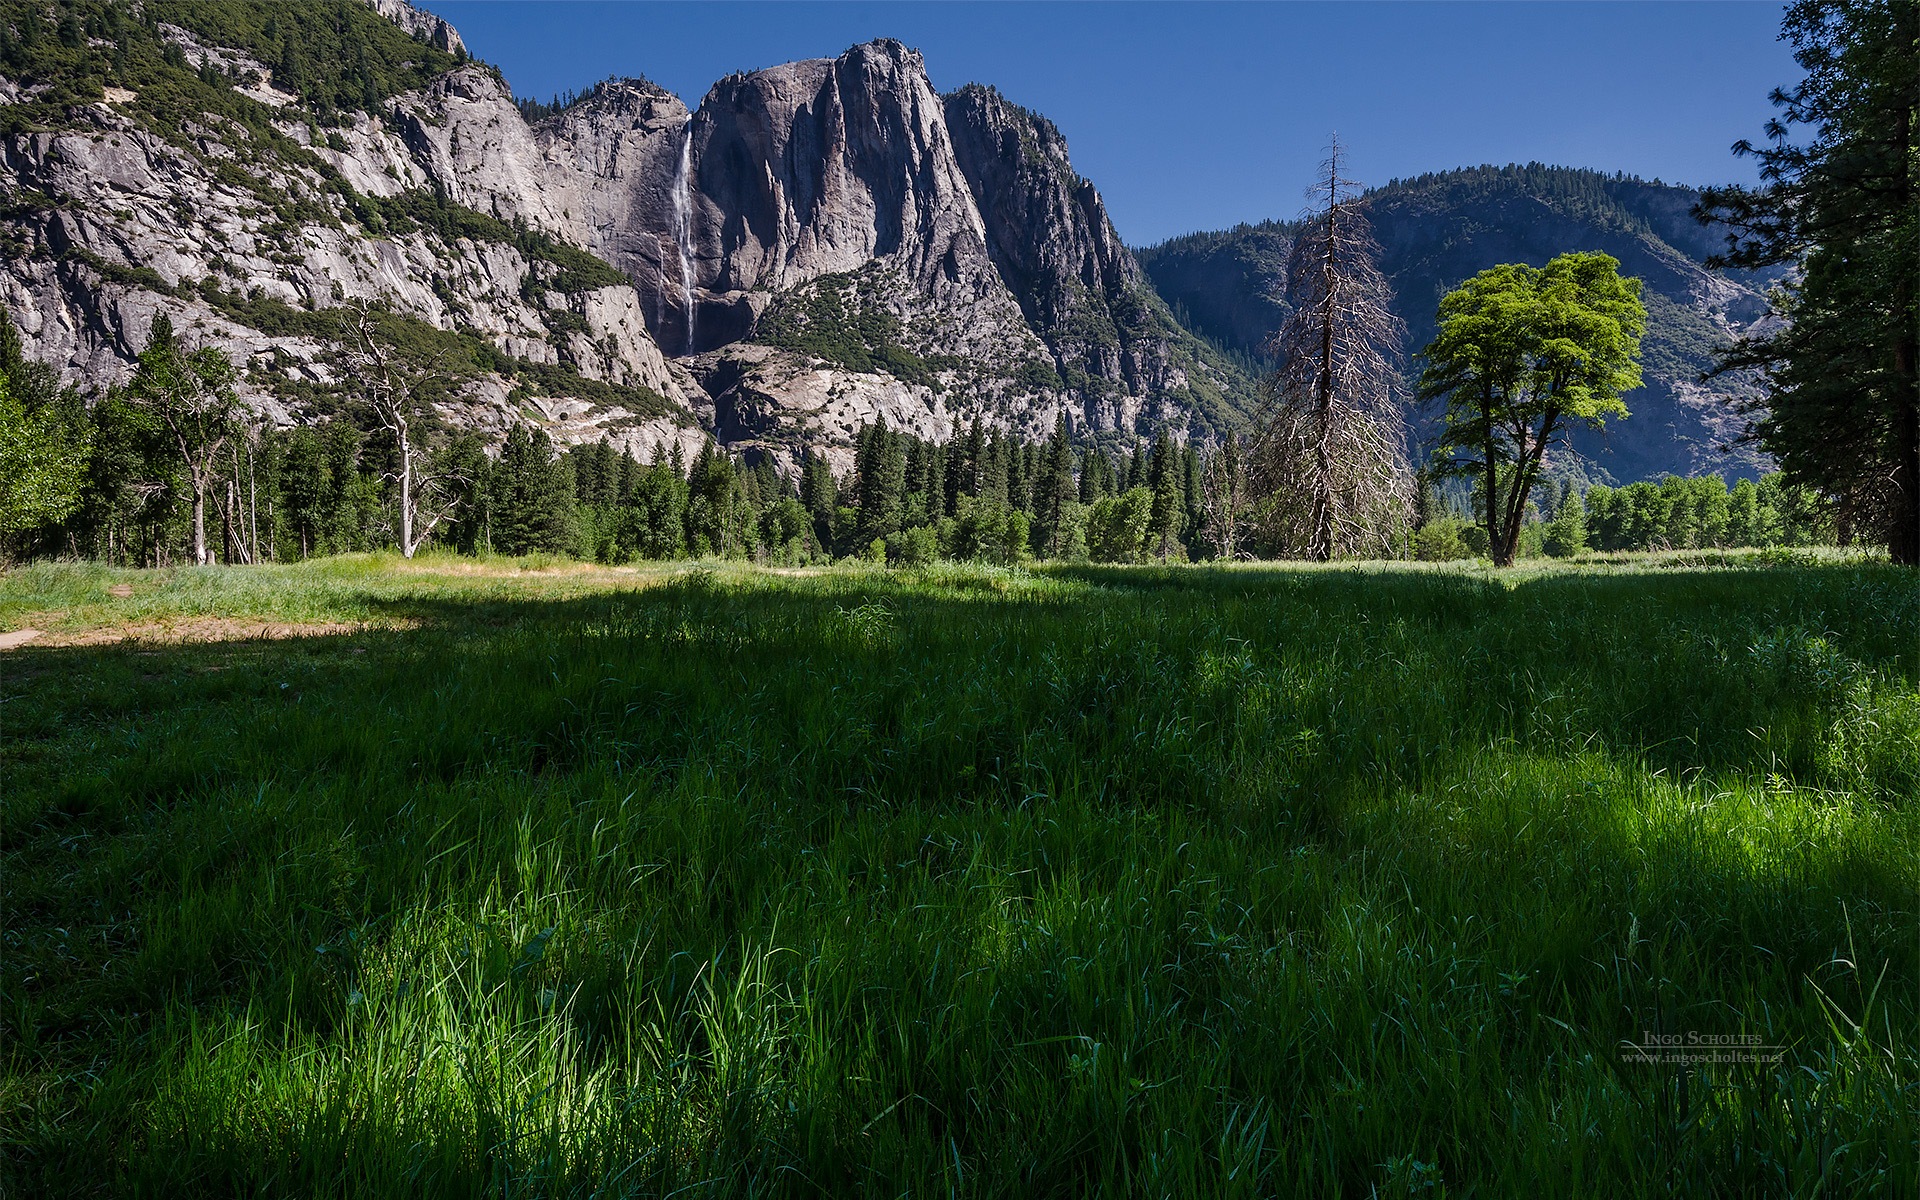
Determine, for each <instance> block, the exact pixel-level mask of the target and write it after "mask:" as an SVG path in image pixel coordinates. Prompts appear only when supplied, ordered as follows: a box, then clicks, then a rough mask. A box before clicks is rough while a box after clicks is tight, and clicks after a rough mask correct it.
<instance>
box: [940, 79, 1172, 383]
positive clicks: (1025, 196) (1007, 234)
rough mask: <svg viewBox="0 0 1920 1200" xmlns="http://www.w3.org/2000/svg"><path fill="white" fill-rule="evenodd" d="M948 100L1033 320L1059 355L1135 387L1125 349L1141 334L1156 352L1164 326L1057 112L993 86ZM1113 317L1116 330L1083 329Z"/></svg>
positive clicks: (1002, 257)
mask: <svg viewBox="0 0 1920 1200" xmlns="http://www.w3.org/2000/svg"><path fill="white" fill-rule="evenodd" d="M946 110H947V123H948V126H949V128H951V129H952V130H953V136H954V142H955V148H956V151H957V153H958V154H959V156H960V161H961V164H962V166H963V168H964V170H965V171H966V174H967V178H968V180H969V182H970V184H971V186H972V190H973V196H974V200H975V202H976V203H977V204H978V205H979V206H980V211H981V214H982V216H983V218H984V221H985V225H986V232H987V245H988V249H989V252H990V253H991V254H992V256H993V262H994V265H995V266H996V267H998V268H999V271H1000V274H1001V277H1002V278H1003V279H1005V280H1006V282H1007V285H1008V286H1009V287H1010V288H1011V289H1012V290H1013V294H1014V295H1015V296H1016V297H1017V298H1018V299H1019V301H1020V309H1021V311H1022V312H1023V313H1025V314H1026V317H1027V320H1028V321H1030V322H1031V323H1032V324H1033V326H1034V327H1035V328H1036V329H1038V330H1040V331H1042V333H1043V336H1046V335H1050V336H1049V337H1048V340H1049V341H1050V342H1052V343H1053V344H1054V346H1055V348H1056V349H1057V350H1058V351H1059V352H1060V354H1061V357H1062V358H1063V360H1065V361H1067V362H1070V363H1072V364H1073V365H1075V366H1078V367H1080V368H1082V369H1084V370H1086V371H1087V372H1088V373H1089V374H1090V375H1093V376H1095V377H1097V378H1100V379H1105V380H1110V381H1113V382H1123V383H1125V384H1128V385H1131V386H1136V387H1137V386H1138V385H1139V384H1140V383H1141V379H1140V373H1141V371H1140V368H1141V366H1142V363H1141V361H1140V357H1139V356H1138V355H1135V354H1129V353H1128V351H1131V350H1134V349H1135V343H1137V342H1141V341H1143V340H1144V341H1146V342H1148V343H1149V344H1148V345H1147V346H1145V347H1141V348H1140V349H1142V350H1144V351H1145V352H1146V354H1147V355H1149V356H1150V355H1152V354H1153V353H1154V351H1156V350H1158V349H1160V347H1159V346H1157V345H1154V344H1153V343H1154V342H1155V341H1156V339H1155V338H1154V333H1155V332H1158V331H1155V330H1152V329H1151V328H1150V326H1149V323H1148V322H1147V321H1146V320H1144V314H1143V313H1141V312H1139V311H1137V310H1139V309H1140V308H1141V307H1142V306H1143V297H1142V292H1143V291H1144V287H1143V283H1142V279H1141V275H1140V269H1139V267H1138V266H1137V265H1136V264H1135V263H1134V261H1133V255H1132V254H1131V253H1130V252H1129V251H1128V250H1127V248H1126V247H1125V246H1124V245H1122V244H1121V242H1120V237H1119V235H1118V234H1117V233H1115V232H1114V228H1113V223H1112V222H1111V221H1109V220H1108V219H1107V209H1106V205H1105V203H1104V202H1103V201H1102V200H1101V199H1100V193H1099V192H1098V191H1096V190H1095V189H1094V186H1093V184H1091V183H1089V182H1088V181H1087V180H1085V179H1083V178H1081V177H1080V176H1079V175H1078V174H1076V173H1075V172H1074V170H1073V164H1072V162H1071V161H1070V160H1069V159H1068V157H1067V143H1066V139H1065V138H1063V137H1061V136H1060V131H1059V130H1058V129H1056V128H1055V127H1054V125H1053V122H1051V121H1049V120H1047V119H1046V118H1045V117H1041V116H1039V115H1037V114H1035V113H1031V112H1028V111H1027V110H1025V109H1023V108H1021V107H1019V106H1018V105H1016V104H1013V103H1011V102H1010V101H1008V100H1007V99H1006V98H1005V97H1003V96H1001V95H1000V93H998V92H997V91H994V90H993V89H992V88H987V87H981V86H979V85H970V86H968V87H965V88H962V89H960V91H958V92H956V93H954V94H953V95H952V96H951V97H949V98H948V100H947V104H946ZM1036 234H1037V236H1036ZM1108 325H1111V326H1112V327H1113V328H1112V332H1113V333H1114V334H1116V335H1118V336H1117V337H1116V338H1113V339H1098V340H1095V339H1089V338H1088V337H1087V336H1086V335H1087V333H1088V331H1089V330H1090V329H1099V328H1100V327H1102V326H1108ZM1143 326H1147V327H1146V328H1143ZM1101 332H1106V330H1104V329H1101ZM1142 335H1144V337H1143V336H1142ZM1159 340H1161V341H1163V340H1164V339H1159ZM1116 343H1117V344H1116Z"/></svg>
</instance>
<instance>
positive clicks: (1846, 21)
mask: <svg viewBox="0 0 1920 1200" xmlns="http://www.w3.org/2000/svg"><path fill="white" fill-rule="evenodd" d="M1783 36H1784V37H1785V38H1787V39H1789V40H1791V42H1792V43H1793V46H1794V58H1795V59H1796V61H1798V62H1799V64H1800V65H1801V66H1802V67H1803V68H1805V69H1806V72H1807V74H1806V77H1805V78H1804V79H1803V80H1802V81H1801V82H1800V83H1799V84H1798V85H1796V86H1795V87H1793V88H1791V89H1783V90H1780V91H1777V92H1775V93H1774V103H1775V104H1776V105H1777V106H1778V107H1779V108H1780V110H1781V111H1780V115H1779V117H1777V118H1776V119H1775V120H1774V121H1772V122H1770V123H1769V125H1768V127H1767V134H1768V137H1769V139H1770V144H1769V145H1768V146H1766V147H1765V148H1764V149H1756V148H1755V147H1754V146H1753V145H1752V144H1751V143H1749V142H1745V141H1743V142H1740V143H1738V144H1737V145H1736V146H1735V147H1734V150H1735V152H1736V153H1738V154H1750V155H1753V156H1755V157H1757V158H1758V159H1759V160H1760V175H1761V179H1762V180H1763V183H1762V185H1761V187H1760V188H1758V189H1748V188H1741V187H1731V188H1710V189H1708V190H1707V191H1706V193H1705V194H1704V196H1703V198H1702V201H1701V204H1700V207H1699V208H1698V209H1697V210H1696V211H1697V212H1698V213H1699V214H1700V215H1702V216H1703V217H1707V218H1712V219H1717V220H1719V221H1722V222H1724V223H1725V224H1726V225H1727V226H1728V227H1729V229H1730V231H1731V232H1730V233H1729V235H1728V239H1727V241H1728V245H1727V250H1726V252H1725V253H1724V254H1722V255H1720V256H1719V257H1718V258H1717V259H1716V260H1714V261H1715V262H1716V263H1717V264H1719V265H1728V266H1735V267H1746V268H1756V267H1767V266H1777V265H1787V266H1791V267H1794V268H1796V274H1797V277H1798V278H1797V281H1796V282H1792V283H1790V284H1789V285H1787V287H1786V289H1785V305H1784V312H1783V314H1782V315H1783V316H1785V317H1786V318H1787V320H1786V321H1785V322H1784V323H1781V324H1776V325H1773V326H1771V327H1770V328H1769V332H1766V333H1763V334H1760V335H1757V336H1755V337H1752V338H1749V339H1747V340H1746V341H1744V342H1742V343H1740V344H1738V345H1737V346H1735V348H1734V349H1733V350H1732V352H1731V353H1729V354H1727V355H1726V356H1725V357H1724V358H1723V359H1722V361H1721V365H1722V367H1723V369H1743V368H1757V369H1759V370H1761V371H1763V372H1764V373H1765V376H1766V379H1767V385H1768V387H1767V395H1766V397H1765V399H1764V402H1763V405H1762V406H1759V407H1756V408H1755V409H1753V410H1750V411H1751V412H1752V415H1753V416H1754V418H1755V421H1754V426H1753V431H1752V432H1753V435H1754V436H1755V437H1756V438H1757V439H1758V440H1759V442H1760V444H1761V445H1762V446H1763V447H1765V448H1766V449H1767V451H1768V452H1769V453H1771V454H1772V455H1773V456H1774V457H1775V458H1776V459H1777V460H1778V461H1779V462H1780V464H1781V467H1782V468H1783V470H1784V472H1785V474H1786V475H1787V477H1788V479H1789V480H1790V481H1791V482H1792V483H1794V484H1805V485H1810V486H1813V487H1817V488H1819V489H1820V490H1822V491H1824V492H1826V493H1828V494H1830V495H1833V496H1836V497H1841V498H1844V500H1845V505H1844V507H1845V508H1846V510H1847V511H1848V513H1849V516H1850V517H1851V516H1853V515H1854V514H1856V513H1857V514H1858V515H1859V517H1860V518H1862V519H1863V520H1864V521H1865V523H1867V524H1868V525H1871V526H1877V527H1879V529H1880V530H1881V531H1883V532H1884V533H1885V536H1886V538H1887V543H1888V547H1889V549H1890V551H1891V553H1892V557H1893V559H1894V561H1896V562H1901V563H1906V564H1909V565H1920V3H1915V0H1885V2H1880V3H1871V2H1863V0H1800V2H1799V3H1796V4H1793V5H1792V6H1791V7H1790V8H1789V9H1788V10H1787V15H1786V19H1785V21H1784V23H1783ZM1795 127H1800V128H1802V129H1805V130H1807V131H1808V132H1809V134H1810V135H1811V136H1810V138H1809V140H1808V141H1807V142H1806V143H1805V144H1804V145H1796V144H1794V143H1793V142H1792V141H1790V140H1789V139H1790V137H1791V135H1792V131H1793V129H1794V128H1795Z"/></svg>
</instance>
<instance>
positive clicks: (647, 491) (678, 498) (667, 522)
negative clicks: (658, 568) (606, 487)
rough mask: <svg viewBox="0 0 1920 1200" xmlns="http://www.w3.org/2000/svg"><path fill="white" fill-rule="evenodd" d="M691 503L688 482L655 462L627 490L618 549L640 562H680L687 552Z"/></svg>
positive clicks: (625, 491) (663, 465)
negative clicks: (621, 548) (669, 559)
mask: <svg viewBox="0 0 1920 1200" xmlns="http://www.w3.org/2000/svg"><path fill="white" fill-rule="evenodd" d="M689 499H690V494H689V491H688V488H687V481H686V478H685V477H684V476H683V475H681V474H680V472H679V471H677V470H675V469H674V467H673V465H672V464H671V463H670V462H662V461H658V460H657V459H656V461H655V462H654V463H653V465H651V466H649V467H647V468H645V469H644V470H642V471H639V472H638V473H636V474H635V475H633V476H632V478H631V481H630V482H629V483H627V485H626V486H625V489H624V491H623V493H622V496H621V503H622V505H623V513H624V517H625V523H624V524H623V525H622V527H621V532H620V534H619V545H621V546H622V547H623V548H625V549H626V550H629V551H630V552H631V553H633V554H634V555H636V556H638V557H640V558H646V559H668V558H679V557H680V556H681V555H683V554H685V553H686V552H687V504H688V500H689Z"/></svg>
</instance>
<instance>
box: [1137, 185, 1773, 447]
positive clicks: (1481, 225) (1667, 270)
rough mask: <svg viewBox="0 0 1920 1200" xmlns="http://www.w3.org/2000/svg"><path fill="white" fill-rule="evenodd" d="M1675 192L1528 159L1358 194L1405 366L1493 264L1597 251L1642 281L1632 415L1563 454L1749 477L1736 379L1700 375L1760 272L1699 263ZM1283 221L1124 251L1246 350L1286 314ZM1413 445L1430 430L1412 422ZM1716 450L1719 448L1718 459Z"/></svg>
mask: <svg viewBox="0 0 1920 1200" xmlns="http://www.w3.org/2000/svg"><path fill="white" fill-rule="evenodd" d="M1697 196H1698V193H1697V192H1694V191H1692V190H1690V189H1687V188H1682V187H1677V186H1674V185H1668V184H1661V183H1658V182H1650V181H1647V180H1643V179H1639V178H1637V177H1634V176H1630V175H1625V174H1614V175H1608V174H1606V173H1603V172H1599V171H1593V170H1588V169H1585V168H1577V167H1554V166H1547V165H1545V164H1540V163H1529V164H1525V165H1521V164H1508V165H1506V166H1494V165H1491V164H1489V165H1483V166H1479V167H1463V168H1458V169H1455V170H1452V171H1443V172H1430V173H1426V174H1423V175H1419V176H1414V177H1411V178H1409V179H1404V180H1394V181H1392V182H1390V183H1388V184H1385V185H1382V186H1380V187H1376V188H1372V189H1369V190H1368V191H1367V192H1366V193H1364V195H1363V197H1362V200H1363V202H1364V203H1366V204H1367V205H1368V207H1369V210H1370V216H1371V217H1372V220H1373V224H1374V233H1375V237H1376V239H1377V240H1378V241H1379V243H1380V245H1381V267H1382V270H1383V271H1384V272H1385V274H1386V275H1387V277H1388V279H1389V281H1390V282H1391V283H1392V284H1393V286H1394V292H1395V297H1396V303H1395V307H1396V310H1397V312H1398V315H1399V316H1400V317H1401V319H1402V320H1403V321H1405V322H1406V325H1407V329H1408V338H1407V343H1406V345H1405V346H1404V350H1405V351H1406V352H1407V354H1408V356H1409V361H1411V355H1412V354H1413V353H1414V352H1415V351H1417V350H1418V349H1419V348H1420V347H1421V346H1423V345H1425V344H1426V342H1427V341H1428V340H1429V339H1430V338H1431V336H1432V333H1433V328H1434V326H1433V319H1434V313H1435V311H1436V309H1437V308H1438V305H1439V302H1440V299H1441V297H1442V296H1444V295H1445V294H1446V292H1447V291H1449V290H1451V289H1452V288H1454V287H1456V286H1458V285H1459V284H1460V283H1461V282H1463V281H1464V280H1465V279H1466V278H1467V277H1468V276H1470V275H1472V274H1474V273H1475V272H1477V271H1480V270H1483V269H1485V268H1487V267H1491V266H1494V265H1496V264H1497V263H1501V262H1528V263H1532V264H1533V265H1536V266H1537V265H1541V264H1543V263H1544V262H1545V261H1546V260H1547V259H1549V258H1551V257H1553V256H1554V255H1555V254H1559V253H1563V252H1565V251H1569V250H1603V251H1605V252H1607V253H1609V254H1612V255H1613V256H1614V257H1615V258H1618V259H1620V260H1621V269H1622V271H1623V272H1624V273H1626V274H1629V275H1636V276H1639V277H1640V278H1642V279H1643V280H1644V281H1645V282H1646V285H1647V287H1646V300H1647V304H1648V333H1647V337H1646V338H1645V339H1644V342H1643V356H1644V359H1645V362H1644V367H1645V374H1646V376H1647V380H1648V382H1647V386H1646V387H1645V388H1643V389H1641V390H1640V391H1638V392H1635V393H1631V394H1630V395H1629V396H1628V406H1629V408H1630V409H1631V410H1633V412H1634V415H1633V416H1632V417H1630V418H1628V419H1627V420H1626V421H1624V422H1618V423H1616V424H1615V425H1614V426H1613V427H1612V428H1610V429H1609V430H1608V431H1606V432H1605V433H1598V434H1596V433H1589V432H1581V433H1579V434H1577V435H1576V437H1575V443H1574V444H1575V448H1576V451H1577V452H1578V454H1579V455H1580V456H1581V457H1582V458H1583V459H1585V460H1586V466H1588V467H1591V468H1593V469H1594V472H1595V473H1597V474H1600V475H1601V476H1602V477H1613V478H1621V479H1637V478H1648V477H1653V476H1657V475H1660V474H1665V473H1673V474H1692V473H1698V472H1702V471H1709V472H1714V473H1724V474H1731V475H1743V476H1750V475H1754V474H1757V473H1759V472H1760V471H1761V470H1763V469H1764V467H1765V460H1764V458H1763V457H1762V456H1761V455H1759V454H1758V452H1757V451H1755V450H1754V449H1753V448H1752V447H1750V446H1747V445H1744V444H1742V443H1740V441H1739V435H1740V432H1741V429H1742V425H1741V421H1742V418H1741V417H1740V416H1739V413H1738V411H1737V405H1738V403H1739V402H1743V401H1745V400H1746V399H1749V398H1751V396H1752V395H1753V392H1754V390H1755V388H1756V386H1757V385H1756V384H1755V382H1754V381H1753V380H1751V379H1749V378H1744V377H1737V376H1734V377H1719V378H1716V379H1712V380H1704V381H1703V380H1702V379H1701V378H1700V376H1701V375H1702V373H1704V372H1706V371H1708V370H1709V369H1711V367H1712V365H1713V360H1714V350H1715V347H1716V346H1717V345H1719V344H1722V343H1724V342H1727V341H1730V340H1731V339H1732V338H1734V337H1736V336H1738V335H1740V334H1741V333H1743V332H1745V331H1747V330H1749V329H1752V328H1754V327H1755V326H1756V323H1758V322H1762V321H1765V320H1768V319H1769V317H1768V315H1767V314H1768V312H1769V308H1768V305H1767V301H1766V297H1765V295H1764V289H1765V287H1766V286H1767V285H1768V284H1769V283H1770V282H1771V280H1770V279H1767V278H1763V277H1754V276H1747V275H1744V274H1742V273H1737V272H1724V271H1715V270H1711V269H1709V268H1707V267H1706V266H1705V263H1704V259H1705V258H1706V257H1707V255H1709V254H1710V253H1712V252H1713V250H1715V249H1717V236H1718V235H1717V234H1716V233H1715V232H1714V231H1713V230H1711V229H1709V228H1706V227H1703V226H1701V225H1699V223H1698V222H1696V221H1694V220H1693V218H1692V216H1691V213H1690V210H1691V206H1692V203H1693V200H1694V199H1695V198H1696V197H1697ZM1297 227H1298V223H1297V222H1293V221H1281V220H1274V221H1267V222H1260V223H1257V224H1242V225H1239V226H1235V227H1233V228H1232V229H1227V230H1217V231H1199V232H1196V233H1191V234H1184V235H1181V236H1180V237H1177V238H1171V239H1168V240H1167V241H1165V242H1162V243H1159V244H1157V245H1154V246H1150V247H1142V248H1140V249H1138V250H1136V251H1135V253H1136V255H1137V256H1138V257H1139V258H1140V260H1141V262H1142V265H1143V268H1144V269H1145V270H1146V272H1147V275H1148V276H1149V278H1151V279H1152V280H1153V282H1154V284H1155V286H1156V288H1157V289H1158V290H1159V291H1160V292H1161V294H1162V295H1163V296H1164V297H1165V298H1166V299H1167V300H1168V301H1169V303H1172V304H1175V305H1176V306H1177V307H1178V308H1179V309H1180V310H1181V311H1182V312H1184V313H1185V314H1186V315H1187V317H1188V318H1189V320H1190V322H1191V324H1192V325H1193V326H1194V328H1195V330H1196V332H1200V333H1203V334H1205V335H1207V336H1209V337H1211V338H1213V339H1214V340H1215V341H1217V342H1219V343H1220V344H1221V345H1222V346H1223V347H1227V348H1230V349H1233V350H1237V351H1240V352H1244V353H1248V354H1254V355H1258V354H1260V353H1261V352H1262V347H1261V342H1262V340H1263V339H1264V338H1265V337H1266V336H1267V335H1268V334H1269V333H1270V332H1271V330H1273V329H1277V328H1278V327H1279V325H1280V323H1281V321H1282V320H1283V319H1284V317H1285V313H1286V308H1285V303H1284V299H1283V297H1284V291H1285V263H1286V255H1287V249H1288V247H1289V246H1290V245H1291V239H1292V235H1293V231H1294V230H1295V229H1296V228H1297ZM1415 430H1416V434H1417V435H1430V433H1431V430H1430V428H1429V427H1427V426H1425V425H1423V424H1422V423H1420V422H1419V421H1418V420H1417V421H1416V425H1415ZM1723 447H1724V448H1726V449H1723Z"/></svg>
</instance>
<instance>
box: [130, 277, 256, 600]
mask: <svg viewBox="0 0 1920 1200" xmlns="http://www.w3.org/2000/svg"><path fill="white" fill-rule="evenodd" d="M238 379H239V376H238V373H237V372H236V371H235V370H234V367H233V362H232V360H230V359H229V358H228V357H227V356H226V355H225V354H223V353H222V352H221V351H219V350H218V349H216V348H214V347H211V346H200V347H197V348H189V347H187V346H185V345H182V344H181V343H180V342H179V341H177V340H176V339H175V337H174V333H173V323H172V322H171V321H170V320H168V319H167V316H166V314H164V313H162V314H160V315H158V316H156V317H155V318H154V321H153V332H152V335H151V337H150V339H149V341H148V344H147V348H146V349H145V350H143V351H141V352H140V361H139V366H138V367H137V368H136V369H135V371H134V375H133V381H132V382H131V383H130V384H129V385H128V388H127V398H128V400H129V401H130V402H132V403H133V404H134V405H135V406H137V407H139V408H142V409H145V410H146V411H147V412H149V413H152V414H153V415H154V416H155V417H157V418H159V420H160V423H161V424H162V425H163V426H165V428H166V430H167V434H168V436H169V437H170V438H171V439H172V441H173V444H174V448H175V449H176V450H177V451H179V454H180V461H181V462H182V464H184V465H185V466H186V468H187V482H188V484H189V485H190V486H191V487H192V489H193V561H194V563H195V564H197V565H204V564H206V563H210V562H212V561H213V553H212V551H210V550H209V549H208V548H207V498H208V495H207V494H208V492H209V491H210V490H211V489H212V487H213V485H214V483H215V482H217V481H216V478H215V472H216V471H217V470H218V469H219V467H218V462H219V456H220V452H221V450H222V449H224V448H225V447H226V445H227V442H228V440H229V439H230V438H231V437H232V436H233V432H234V426H235V422H236V421H237V419H238V417H239V414H240V401H239V398H238V396H237V394H236V391H235V385H236V383H237V382H238ZM215 502H216V503H218V500H217V498H216V500H215Z"/></svg>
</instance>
